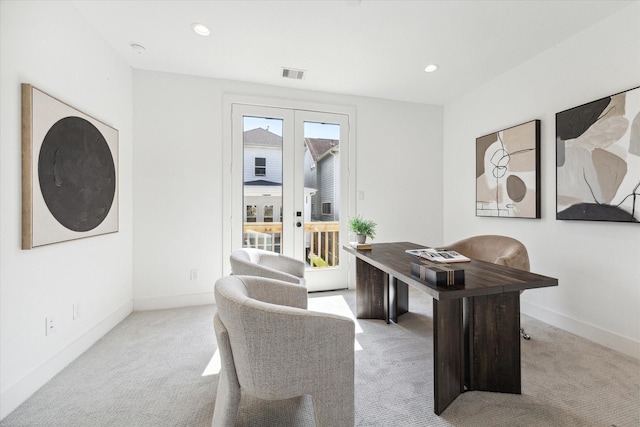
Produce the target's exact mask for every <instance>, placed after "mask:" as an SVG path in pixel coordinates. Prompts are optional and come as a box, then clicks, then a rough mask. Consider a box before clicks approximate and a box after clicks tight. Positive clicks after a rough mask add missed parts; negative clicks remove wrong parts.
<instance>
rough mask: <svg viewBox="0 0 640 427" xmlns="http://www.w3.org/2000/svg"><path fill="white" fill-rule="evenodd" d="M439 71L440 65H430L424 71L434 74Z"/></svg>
mask: <svg viewBox="0 0 640 427" xmlns="http://www.w3.org/2000/svg"><path fill="white" fill-rule="evenodd" d="M437 69H438V64H429V65H427V66H426V67H425V69H424V71H426V72H427V73H433V72H434V71H435V70H437Z"/></svg>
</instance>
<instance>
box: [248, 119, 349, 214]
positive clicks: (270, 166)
mask: <svg viewBox="0 0 640 427" xmlns="http://www.w3.org/2000/svg"><path fill="white" fill-rule="evenodd" d="M243 141H244V200H245V209H244V214H243V215H244V222H282V137H281V136H280V135H276V134H275V133H273V132H269V128H267V129H263V128H256V129H251V130H248V131H245V132H244V136H243ZM306 141H307V139H305V146H307V143H306ZM334 145H337V141H334ZM308 151H309V149H308V148H306V149H305V155H304V158H305V179H304V192H305V197H304V200H305V206H304V212H305V217H304V220H305V221H307V222H308V221H312V220H313V221H334V218H337V216H336V215H324V216H321V217H312V215H311V214H310V213H311V212H312V206H311V203H312V199H313V197H314V194H315V193H316V191H317V188H318V185H317V184H318V182H319V183H320V185H325V181H326V180H324V179H323V180H318V179H316V178H315V176H316V174H315V173H313V174H312V175H313V176H314V179H313V180H312V181H307V175H308V171H307V169H308V168H309V169H310V168H314V169H316V165H315V162H314V164H313V165H311V164H309V165H307V158H308V157H309V156H308ZM323 154H326V153H323ZM321 157H322V156H321ZM323 169H327V166H326V165H325V166H324V167H323ZM325 175H326V173H325ZM331 175H333V174H331ZM326 185H330V187H327V189H321V191H320V192H322V193H327V192H330V191H332V190H333V185H334V181H333V177H332V178H331V180H329V181H327V184H326ZM330 203H331V204H332V205H335V203H333V199H331V200H330Z"/></svg>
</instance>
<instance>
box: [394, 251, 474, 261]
mask: <svg viewBox="0 0 640 427" xmlns="http://www.w3.org/2000/svg"><path fill="white" fill-rule="evenodd" d="M406 252H407V253H408V254H411V255H415V256H419V257H420V258H424V259H427V260H429V261H436V262H446V263H451V262H469V261H471V260H470V259H469V258H467V257H466V256H464V255H461V254H460V253H458V252H456V251H448V250H446V249H435V248H423V249H407V250H406Z"/></svg>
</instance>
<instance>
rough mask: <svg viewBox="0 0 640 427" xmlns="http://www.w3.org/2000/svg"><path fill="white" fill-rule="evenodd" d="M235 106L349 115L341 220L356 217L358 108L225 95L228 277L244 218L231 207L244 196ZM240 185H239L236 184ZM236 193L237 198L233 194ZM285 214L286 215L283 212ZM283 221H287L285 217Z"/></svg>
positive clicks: (349, 273) (350, 277)
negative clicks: (236, 157) (238, 174)
mask: <svg viewBox="0 0 640 427" xmlns="http://www.w3.org/2000/svg"><path fill="white" fill-rule="evenodd" d="M234 104H243V105H251V106H258V107H275V108H283V109H290V110H303V111H314V112H319V113H335V114H343V115H346V116H348V122H349V126H348V137H349V150H348V160H347V166H346V173H347V181H348V185H347V188H345V189H343V191H345V190H346V192H347V196H346V197H345V199H346V200H347V204H346V206H341V209H342V214H341V218H343V219H344V220H345V222H346V219H347V218H349V217H351V216H353V215H355V212H356V188H357V187H356V109H355V107H349V106H344V105H330V104H319V103H313V102H306V101H296V100H284V99H278V98H264V97H256V96H246V95H224V96H223V121H222V122H223V126H222V141H223V143H222V165H223V173H222V219H223V220H222V233H221V234H222V257H223V259H222V268H223V270H222V271H223V274H224V275H228V274H231V266H230V264H229V255H230V254H231V251H233V250H234V249H237V248H236V247H234V242H233V233H234V230H237V229H238V227H240V229H242V218H233V215H232V206H233V203H234V200H236V199H237V197H241V195H242V191H240V193H239V194H240V196H238V194H237V193H238V189H237V188H234V181H233V174H234V166H237V167H241V168H242V165H234V164H233V154H234V153H233V150H234V147H233V131H232V129H233V122H232V120H233V118H232V106H233V105H234ZM236 185H237V184H236ZM234 194H235V195H234ZM283 215H284V212H283ZM283 220H284V218H283ZM344 236H348V234H344ZM347 240H348V239H346V238H345V239H342V240H341V242H342V244H344V243H347ZM341 252H342V253H343V256H341V257H340V262H341V263H343V262H344V263H345V265H346V271H347V273H346V274H345V279H346V280H347V283H346V284H345V285H346V287H348V288H350V289H353V288H355V282H354V277H355V272H354V271H355V267H353V268H352V265H353V266H355V263H353V264H352V260H351V257H350V256H348V255H347V254H346V252H344V251H343V250H342V249H341Z"/></svg>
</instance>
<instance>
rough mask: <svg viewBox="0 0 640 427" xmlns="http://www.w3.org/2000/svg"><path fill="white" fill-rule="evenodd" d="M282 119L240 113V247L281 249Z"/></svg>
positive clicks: (278, 251)
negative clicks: (241, 202) (241, 224)
mask: <svg viewBox="0 0 640 427" xmlns="http://www.w3.org/2000/svg"><path fill="white" fill-rule="evenodd" d="M282 124H283V120H282V119H276V118H268V117H253V116H242V150H243V156H242V157H243V168H242V169H243V186H242V187H243V197H242V201H243V207H244V209H243V212H244V213H245V215H244V218H243V233H242V246H243V247H245V248H247V247H248V248H260V249H265V250H268V251H272V252H277V253H280V252H281V245H282V215H281V214H280V215H279V216H274V212H277V213H281V212H282V200H283V199H282Z"/></svg>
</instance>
